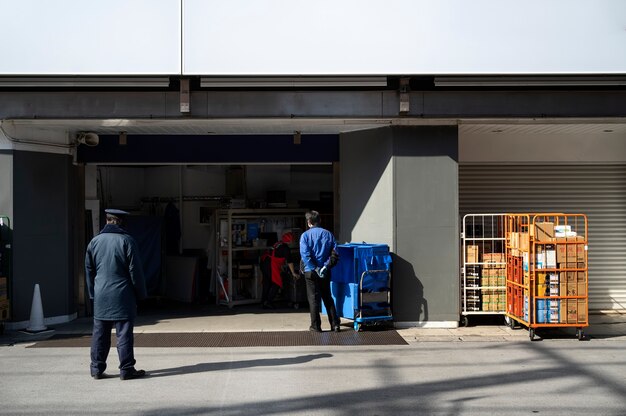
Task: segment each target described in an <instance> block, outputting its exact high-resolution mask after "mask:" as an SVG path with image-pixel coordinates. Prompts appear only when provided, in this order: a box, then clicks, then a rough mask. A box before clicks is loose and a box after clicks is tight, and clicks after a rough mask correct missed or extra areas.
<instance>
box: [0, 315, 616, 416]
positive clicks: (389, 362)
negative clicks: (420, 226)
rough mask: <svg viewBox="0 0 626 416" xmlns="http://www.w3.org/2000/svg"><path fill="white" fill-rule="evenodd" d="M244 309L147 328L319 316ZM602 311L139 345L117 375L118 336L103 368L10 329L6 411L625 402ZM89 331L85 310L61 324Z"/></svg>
mask: <svg viewBox="0 0 626 416" xmlns="http://www.w3.org/2000/svg"><path fill="white" fill-rule="evenodd" d="M244 312H245V311H239V312H237V313H231V311H226V312H225V313H224V314H223V315H219V316H209V317H207V316H155V315H150V316H143V317H141V318H140V320H139V322H138V326H137V330H138V331H139V332H142V331H143V332H157V333H159V332H167V331H171V332H186V331H209V330H213V331H220V330H237V331H242V330H252V329H254V330H259V328H258V325H262V326H263V329H264V330H268V331H269V330H286V329H287V328H290V329H292V328H300V329H302V328H303V324H304V328H306V324H307V319H308V315H307V314H306V313H300V312H291V311H283V312H276V313H272V314H260V313H257V312H254V311H249V312H247V313H249V314H250V316H246V313H244ZM594 321H596V322H595V324H592V326H591V327H590V328H588V330H587V332H588V333H589V334H590V335H591V339H590V340H589V341H584V342H580V341H577V340H575V339H574V338H573V337H571V336H569V334H559V333H554V334H552V335H551V336H550V337H547V338H546V339H545V340H543V341H541V342H530V341H529V339H528V332H527V331H526V330H523V329H520V330H511V329H510V328H508V327H505V326H504V325H484V326H475V327H469V328H456V329H424V328H407V329H400V330H398V332H399V333H401V334H402V336H403V337H404V338H405V339H406V340H407V341H408V342H409V344H408V345H403V346H324V347H310V346H309V347H271V348H267V347H245V348H137V349H136V352H135V353H136V357H137V360H138V365H137V366H138V368H143V369H146V370H147V371H148V372H149V375H148V376H147V377H146V378H145V379H141V380H130V381H121V380H120V379H119V377H118V375H119V372H118V370H117V356H116V353H115V350H114V349H113V350H112V351H111V354H110V356H109V369H108V370H107V373H108V374H110V375H111V378H107V379H103V380H93V379H91V377H89V370H88V367H89V349H88V348H77V347H74V348H28V347H29V346H30V345H32V343H33V342H34V341H36V340H37V339H43V338H46V337H48V336H50V335H51V334H52V333H48V334H40V335H36V336H32V335H24V334H21V335H18V334H7V335H5V336H3V337H2V339H3V340H4V342H3V344H2V345H3V346H0V403H1V405H0V414H10V415H39V414H41V415H44V414H45V415H84V414H90V415H92V414H95V415H108V414H117V415H166V416H169V415H171V416H178V415H224V416H231V415H277V416H278V415H281V416H282V415H314V416H318V415H332V416H335V415H337V416H348V415H359V416H363V415H490V414H497V415H532V414H549V415H568V416H571V415H583V414H584V415H586V414H593V415H594V416H599V415H611V416H618V415H619V416H623V415H624V414H626V353H625V352H624V351H626V320H625V319H624V317H623V316H617V315H615V316H595V317H594V316H593V315H592V322H594ZM349 324H350V323H349V321H345V323H344V328H345V330H350V329H349ZM325 325H327V323H325ZM254 326H256V327H254ZM90 331H91V323H90V320H89V319H80V320H76V321H75V322H73V323H71V324H67V325H62V326H58V327H57V328H55V331H54V332H53V333H89V332H90ZM10 336H14V337H15V338H14V339H13V341H15V342H14V343H10V342H7V340H8V339H9V338H8V337H10Z"/></svg>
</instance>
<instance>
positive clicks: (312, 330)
mask: <svg viewBox="0 0 626 416" xmlns="http://www.w3.org/2000/svg"><path fill="white" fill-rule="evenodd" d="M309 331H311V332H322V328H316V327H314V326H310V327H309Z"/></svg>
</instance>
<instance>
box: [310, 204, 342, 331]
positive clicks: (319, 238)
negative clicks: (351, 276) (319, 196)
mask: <svg viewBox="0 0 626 416" xmlns="http://www.w3.org/2000/svg"><path fill="white" fill-rule="evenodd" d="M305 219H306V223H307V227H308V230H307V231H305V232H304V233H302V236H301V237H300V256H301V257H302V263H303V266H304V277H305V282H306V292H307V298H308V301H309V311H310V314H311V326H310V327H309V330H310V331H313V332H322V326H321V320H320V307H321V304H320V300H321V301H323V302H324V306H325V307H326V312H327V313H328V322H329V323H330V328H331V330H332V331H335V332H339V331H340V330H341V327H340V326H339V324H340V321H339V316H338V315H337V310H336V309H335V303H334V301H333V298H332V294H331V292H330V269H331V267H332V265H331V254H332V252H333V250H336V248H337V242H336V241H335V237H334V236H333V234H332V233H331V232H330V231H328V230H326V229H324V228H322V227H321V226H320V224H321V218H320V215H319V213H318V212H317V211H308V212H307V213H306V214H305Z"/></svg>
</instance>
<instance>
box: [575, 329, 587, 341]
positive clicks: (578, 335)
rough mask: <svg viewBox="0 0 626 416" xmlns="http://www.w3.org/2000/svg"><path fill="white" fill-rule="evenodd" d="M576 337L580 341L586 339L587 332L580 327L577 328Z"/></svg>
mask: <svg viewBox="0 0 626 416" xmlns="http://www.w3.org/2000/svg"><path fill="white" fill-rule="evenodd" d="M576 338H578V340H579V341H582V340H583V339H585V334H584V332H583V330H582V329H580V328H578V329H576Z"/></svg>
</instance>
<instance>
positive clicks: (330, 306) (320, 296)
mask: <svg viewBox="0 0 626 416" xmlns="http://www.w3.org/2000/svg"><path fill="white" fill-rule="evenodd" d="M304 278H305V281H306V296H307V299H308V301H309V311H310V313H311V326H312V327H313V328H318V329H319V328H321V325H322V321H321V319H320V309H321V302H320V301H322V302H324V306H325V307H326V312H328V322H329V323H330V327H331V329H332V328H334V327H336V326H339V323H340V321H339V316H338V315H337V310H336V309H335V302H334V301H333V296H332V294H331V292H330V273H329V275H328V276H326V277H324V278H320V277H319V276H318V275H317V273H315V272H305V273H304Z"/></svg>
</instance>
